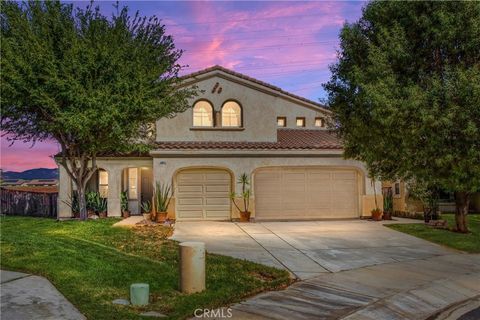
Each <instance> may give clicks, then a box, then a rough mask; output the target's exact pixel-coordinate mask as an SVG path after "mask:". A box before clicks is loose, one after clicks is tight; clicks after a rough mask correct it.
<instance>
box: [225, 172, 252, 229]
mask: <svg viewBox="0 0 480 320" xmlns="http://www.w3.org/2000/svg"><path fill="white" fill-rule="evenodd" d="M238 183H240V184H241V185H242V193H241V194H240V195H238V197H241V198H242V200H243V210H242V209H241V208H240V207H239V206H238V205H237V203H236V202H235V199H236V198H237V194H236V193H235V192H232V193H231V194H230V199H231V200H232V202H233V204H234V205H235V207H236V208H237V210H238V212H240V222H249V221H250V211H249V208H250V189H249V188H248V186H249V185H250V181H249V179H248V176H247V174H246V173H243V174H242V175H241V176H240V178H238Z"/></svg>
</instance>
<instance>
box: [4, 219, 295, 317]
mask: <svg viewBox="0 0 480 320" xmlns="http://www.w3.org/2000/svg"><path fill="white" fill-rule="evenodd" d="M116 221H118V220H116V219H101V220H92V221H86V222H79V221H65V222H57V221H55V220H51V219H41V218H25V217H2V218H1V258H2V259H1V262H0V265H1V268H2V269H6V270H13V271H21V272H28V273H33V274H36V275H41V276H44V277H46V278H48V279H49V280H50V281H51V282H52V283H53V284H54V285H55V286H56V287H57V288H58V289H59V290H60V291H61V292H62V293H63V294H64V295H65V296H66V297H67V299H69V300H70V301H71V302H72V303H73V304H74V305H75V306H76V307H77V308H78V309H79V310H80V311H81V312H82V313H83V314H84V315H85V316H86V317H87V318H89V319H140V318H142V317H140V316H139V313H140V312H142V311H148V310H155V311H159V312H162V313H165V314H167V315H168V318H167V319H183V318H186V317H188V316H190V315H192V314H193V311H194V310H195V309H196V308H214V307H219V306H224V305H227V304H230V303H233V302H236V301H239V300H241V299H242V298H244V297H246V296H250V295H253V294H255V293H258V292H261V291H264V290H271V289H278V288H282V287H284V286H286V285H287V284H289V282H290V279H289V277H288V273H287V272H286V271H283V270H278V269H275V268H271V267H267V266H263V265H259V264H255V263H252V262H248V261H242V260H238V259H234V258H230V257H225V256H219V255H213V254H208V255H207V270H206V272H207V290H206V291H204V292H202V293H198V294H191V295H186V294H182V293H180V292H179V291H178V276H179V275H178V252H177V250H178V245H177V243H176V242H174V241H170V240H166V235H167V234H168V233H169V232H170V230H169V229H168V228H164V227H157V228H153V227H145V228H141V229H138V228H136V230H132V229H124V228H112V227H111V225H112V224H113V223H115V222H116ZM134 282H146V283H149V284H150V293H151V303H150V305H149V306H148V307H144V308H134V307H129V306H120V305H113V304H112V303H111V301H112V300H114V299H117V298H128V296H129V294H128V292H129V286H130V284H132V283H134Z"/></svg>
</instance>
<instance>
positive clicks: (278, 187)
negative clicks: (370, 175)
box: [254, 167, 358, 220]
mask: <svg viewBox="0 0 480 320" xmlns="http://www.w3.org/2000/svg"><path fill="white" fill-rule="evenodd" d="M254 185H255V217H256V219H259V220H261V219H285V220H287V219H315V218H318V219H322V218H354V217H358V192H357V189H358V183H357V173H356V171H355V170H351V169H327V168H308V167H303V168H302V167H282V168H266V169H259V170H258V171H257V172H256V173H255V182H254Z"/></svg>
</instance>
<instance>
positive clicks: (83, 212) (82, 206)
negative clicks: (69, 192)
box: [76, 183, 88, 220]
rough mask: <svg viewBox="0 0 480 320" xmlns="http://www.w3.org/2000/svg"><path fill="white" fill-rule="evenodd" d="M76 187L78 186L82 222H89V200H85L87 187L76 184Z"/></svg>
mask: <svg viewBox="0 0 480 320" xmlns="http://www.w3.org/2000/svg"><path fill="white" fill-rule="evenodd" d="M76 185H77V192H78V205H79V211H80V212H79V213H80V220H87V218H88V212H87V200H86V199H85V187H84V186H83V183H76Z"/></svg>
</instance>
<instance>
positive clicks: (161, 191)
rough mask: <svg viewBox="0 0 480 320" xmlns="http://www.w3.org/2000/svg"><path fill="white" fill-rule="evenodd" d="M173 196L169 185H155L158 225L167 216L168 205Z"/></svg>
mask: <svg viewBox="0 0 480 320" xmlns="http://www.w3.org/2000/svg"><path fill="white" fill-rule="evenodd" d="M172 196H173V190H172V186H171V185H169V184H163V183H158V182H157V183H156V187H155V191H154V199H155V210H156V221H157V222H159V223H163V222H165V220H167V215H168V212H167V210H168V205H169V204H170V200H171V199H172Z"/></svg>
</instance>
